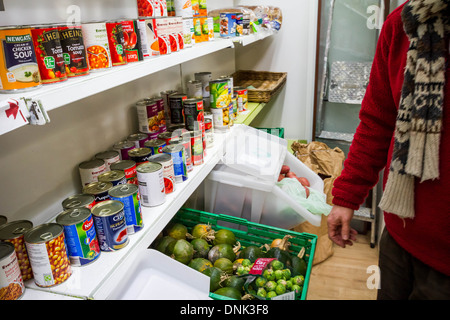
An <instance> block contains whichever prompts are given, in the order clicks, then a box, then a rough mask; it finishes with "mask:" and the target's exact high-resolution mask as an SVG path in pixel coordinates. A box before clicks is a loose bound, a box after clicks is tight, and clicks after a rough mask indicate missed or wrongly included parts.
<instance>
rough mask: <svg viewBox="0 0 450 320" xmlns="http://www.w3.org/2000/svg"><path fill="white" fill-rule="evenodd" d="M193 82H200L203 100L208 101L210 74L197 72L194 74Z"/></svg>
mask: <svg viewBox="0 0 450 320" xmlns="http://www.w3.org/2000/svg"><path fill="white" fill-rule="evenodd" d="M194 78H195V80H200V81H201V82H202V94H203V99H205V98H206V99H205V100H207V101H209V97H210V88H209V82H210V81H211V80H212V75H211V72H208V71H206V72H197V73H195V74H194Z"/></svg>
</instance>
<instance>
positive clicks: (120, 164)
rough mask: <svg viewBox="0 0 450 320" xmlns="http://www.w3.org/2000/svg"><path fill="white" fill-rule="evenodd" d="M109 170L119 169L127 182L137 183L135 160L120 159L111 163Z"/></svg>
mask: <svg viewBox="0 0 450 320" xmlns="http://www.w3.org/2000/svg"><path fill="white" fill-rule="evenodd" d="M111 170H120V171H123V172H124V173H125V179H127V183H133V184H137V176H136V162H135V161H133V160H120V161H117V162H115V163H113V164H112V165H111Z"/></svg>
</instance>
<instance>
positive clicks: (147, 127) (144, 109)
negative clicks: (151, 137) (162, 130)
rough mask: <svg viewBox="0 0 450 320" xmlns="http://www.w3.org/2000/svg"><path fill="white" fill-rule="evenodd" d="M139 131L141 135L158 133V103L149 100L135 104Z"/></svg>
mask: <svg viewBox="0 0 450 320" xmlns="http://www.w3.org/2000/svg"><path fill="white" fill-rule="evenodd" d="M136 111H137V116H138V122H139V131H141V132H143V133H155V132H159V123H158V103H157V102H156V101H154V100H151V99H142V100H139V101H138V102H136Z"/></svg>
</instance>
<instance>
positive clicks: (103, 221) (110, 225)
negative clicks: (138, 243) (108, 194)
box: [91, 200, 129, 252]
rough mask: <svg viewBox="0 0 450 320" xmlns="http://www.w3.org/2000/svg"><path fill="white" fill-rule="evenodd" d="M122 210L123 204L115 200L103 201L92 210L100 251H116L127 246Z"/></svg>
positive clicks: (125, 224) (126, 232)
mask: <svg viewBox="0 0 450 320" xmlns="http://www.w3.org/2000/svg"><path fill="white" fill-rule="evenodd" d="M123 209H124V205H123V203H122V202H120V201H117V200H107V201H103V202H101V203H98V204H96V205H95V206H94V207H93V208H92V210H91V212H92V216H93V218H94V224H95V230H96V231H97V238H98V243H99V245H100V250H101V251H104V252H112V251H117V250H120V249H122V248H124V247H126V245H127V244H128V242H129V237H128V231H127V222H126V220H125V212H124V210H123Z"/></svg>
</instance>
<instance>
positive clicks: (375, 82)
mask: <svg viewBox="0 0 450 320" xmlns="http://www.w3.org/2000/svg"><path fill="white" fill-rule="evenodd" d="M402 8H403V6H400V7H399V8H397V9H396V10H394V11H393V12H392V13H391V14H390V15H389V16H388V18H387V19H386V21H385V23H384V25H383V28H382V30H381V34H380V38H379V41H378V45H377V50H376V53H375V58H374V61H373V65H372V72H371V75H370V81H369V85H368V88H367V91H366V95H365V97H364V99H363V102H362V107H361V111H360V114H359V117H360V124H359V126H358V128H357V130H356V133H355V135H354V139H353V143H352V145H351V147H350V151H349V154H348V156H347V159H346V160H345V162H344V169H343V171H342V174H341V176H340V177H339V178H337V179H336V180H335V182H334V188H333V191H332V194H333V196H334V198H333V203H334V204H336V205H340V206H344V207H348V208H352V209H355V210H356V209H358V208H359V206H360V205H361V204H362V203H363V202H364V200H365V198H366V197H367V195H368V192H369V190H370V189H371V188H372V187H373V186H374V185H375V184H376V182H377V181H378V174H379V172H380V171H381V170H382V169H385V171H384V178H383V186H384V185H385V184H386V180H387V175H388V172H389V164H390V162H391V157H392V150H393V145H394V144H393V143H394V138H393V135H394V128H395V120H396V115H397V109H398V107H399V102H400V94H401V89H402V84H403V72H404V68H405V65H406V53H407V51H408V46H409V40H408V38H407V36H406V34H405V32H404V31H403V24H402V20H401V10H402ZM447 38H448V37H447ZM449 61H450V59H449V56H448V57H447V73H446V87H445V99H444V112H443V113H444V114H443V131H442V136H441V144H440V160H439V161H440V164H439V170H440V178H439V179H437V180H434V181H425V182H422V183H420V181H419V180H417V179H416V182H415V218H414V219H405V220H402V219H401V218H399V217H397V216H396V215H393V214H390V213H386V212H385V213H384V219H385V223H386V228H387V230H388V231H389V233H390V234H391V235H392V237H393V238H394V239H395V240H396V241H397V243H398V244H399V245H400V246H402V247H403V248H404V249H405V250H406V251H408V252H409V253H411V254H412V255H413V256H414V257H416V258H417V259H419V260H421V261H422V262H424V263H425V264H427V265H429V266H431V267H432V268H434V269H436V270H438V271H440V272H442V273H444V274H446V275H450V114H449V113H450V85H449V80H450V78H449V77H450V68H449Z"/></svg>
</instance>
